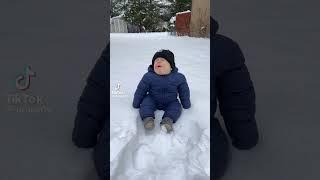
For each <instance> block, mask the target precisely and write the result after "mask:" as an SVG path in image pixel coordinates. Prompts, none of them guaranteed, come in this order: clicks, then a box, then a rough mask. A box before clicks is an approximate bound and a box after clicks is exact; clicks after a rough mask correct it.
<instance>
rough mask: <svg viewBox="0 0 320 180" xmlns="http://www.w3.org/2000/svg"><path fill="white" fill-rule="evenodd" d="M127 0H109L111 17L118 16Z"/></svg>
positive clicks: (122, 11) (123, 9)
mask: <svg viewBox="0 0 320 180" xmlns="http://www.w3.org/2000/svg"><path fill="white" fill-rule="evenodd" d="M126 3H127V0H111V8H110V15H111V17H115V16H119V15H121V14H123V13H124V11H125V5H126Z"/></svg>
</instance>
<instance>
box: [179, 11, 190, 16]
mask: <svg viewBox="0 0 320 180" xmlns="http://www.w3.org/2000/svg"><path fill="white" fill-rule="evenodd" d="M189 12H191V11H190V10H187V11H183V12H178V13H176V15H178V14H185V13H189Z"/></svg>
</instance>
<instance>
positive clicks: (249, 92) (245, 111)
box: [216, 39, 259, 149]
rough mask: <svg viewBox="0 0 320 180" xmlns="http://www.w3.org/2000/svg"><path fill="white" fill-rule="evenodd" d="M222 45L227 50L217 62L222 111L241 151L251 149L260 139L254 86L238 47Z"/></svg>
mask: <svg viewBox="0 0 320 180" xmlns="http://www.w3.org/2000/svg"><path fill="white" fill-rule="evenodd" d="M222 44H223V45H222V46H224V47H223V50H222V49H220V50H221V51H225V52H223V53H224V55H223V57H224V58H221V61H220V62H216V66H217V67H216V68H217V79H216V81H217V82H216V85H217V87H216V88H217V97H218V101H219V108H220V112H221V115H222V116H223V119H224V121H225V124H226V128H227V131H228V133H229V135H230V137H231V139H232V143H233V145H234V146H235V147H237V148H238V149H250V148H252V147H253V146H255V145H256V144H257V142H258V138H259V137H258V129H257V125H256V120H255V108H256V107H255V91H254V87H253V83H252V81H251V79H250V74H249V72H248V69H247V67H246V65H245V59H244V56H243V54H242V51H241V49H240V47H239V46H238V44H237V43H236V42H234V41H232V40H227V39H225V40H224V43H222ZM217 49H219V48H217Z"/></svg>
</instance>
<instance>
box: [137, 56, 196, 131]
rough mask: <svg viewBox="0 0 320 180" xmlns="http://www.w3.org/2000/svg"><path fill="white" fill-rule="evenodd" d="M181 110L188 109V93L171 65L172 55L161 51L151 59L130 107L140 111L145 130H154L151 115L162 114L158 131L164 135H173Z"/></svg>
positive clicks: (174, 67)
mask: <svg viewBox="0 0 320 180" xmlns="http://www.w3.org/2000/svg"><path fill="white" fill-rule="evenodd" d="M178 93H179V99H180V102H181V104H182V106H183V108H184V109H188V108H190V107H191V103H190V90H189V87H188V84H187V80H186V78H185V76H184V75H183V74H181V73H179V72H178V68H177V67H176V66H175V63H174V54H173V53H172V52H171V51H169V50H160V51H158V52H156V53H155V55H154V56H153V58H152V64H151V65H150V66H149V68H148V72H147V73H146V74H144V76H143V78H142V80H141V81H140V83H139V84H138V87H137V90H136V92H135V94H134V99H133V107H134V108H140V109H139V113H140V116H141V119H142V120H143V123H144V127H145V129H148V130H152V129H153V128H154V126H155V125H154V118H155V115H154V111H155V110H157V109H159V110H164V111H165V113H164V115H163V116H162V121H161V122H160V126H161V129H162V130H164V131H165V132H167V133H170V132H171V131H173V126H172V125H173V123H175V122H176V121H177V120H178V118H179V116H180V115H181V110H182V108H181V104H180V102H179V100H178V98H177V95H178Z"/></svg>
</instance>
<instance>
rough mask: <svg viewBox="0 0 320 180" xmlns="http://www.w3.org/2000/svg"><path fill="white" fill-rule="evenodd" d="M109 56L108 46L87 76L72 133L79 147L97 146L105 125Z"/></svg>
mask: <svg viewBox="0 0 320 180" xmlns="http://www.w3.org/2000/svg"><path fill="white" fill-rule="evenodd" d="M108 58H109V48H108V47H106V48H105V49H104V51H103V53H102V55H101V57H100V58H99V59H98V61H97V63H96V64H95V66H94V68H93V69H92V70H91V72H90V74H89V77H88V78H87V84H86V86H85V88H84V90H83V92H82V94H81V96H80V99H79V102H78V107H77V114H76V118H75V124H74V129H73V133H72V140H73V142H74V144H75V145H77V146H78V147H83V148H89V147H93V146H95V145H96V143H97V136H98V134H99V133H100V132H101V130H102V128H103V127H104V125H105V120H106V116H107V107H106V106H107V59H108ZM108 103H109V102H108Z"/></svg>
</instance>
